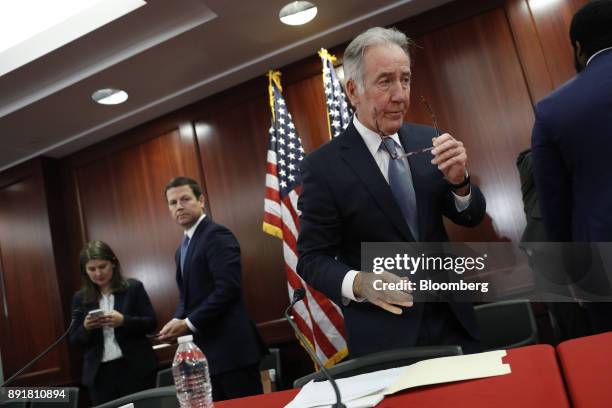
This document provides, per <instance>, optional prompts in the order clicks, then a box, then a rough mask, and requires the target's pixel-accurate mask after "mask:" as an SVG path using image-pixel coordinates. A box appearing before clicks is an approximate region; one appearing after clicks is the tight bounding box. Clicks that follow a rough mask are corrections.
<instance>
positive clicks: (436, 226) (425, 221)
mask: <svg viewBox="0 0 612 408" xmlns="http://www.w3.org/2000/svg"><path fill="white" fill-rule="evenodd" d="M398 133H399V137H400V140H401V142H402V145H403V147H404V149H405V150H406V151H411V150H416V149H420V148H424V147H427V146H431V138H432V137H433V136H435V131H434V130H433V129H432V128H429V127H426V126H422V125H415V124H405V125H404V126H403V127H402V128H401V129H400V130H399V132H398ZM430 160H431V155H430V154H418V155H414V156H411V157H410V158H409V163H410V169H411V172H412V178H413V184H414V189H415V193H416V199H417V210H418V224H419V236H420V240H421V241H424V242H440V241H448V237H447V234H446V231H445V229H444V225H443V222H442V215H444V216H446V217H448V218H449V219H451V220H452V221H453V222H455V223H457V224H460V225H465V226H474V225H477V224H478V223H479V222H480V221H481V220H482V218H483V217H484V214H485V206H486V204H485V199H484V197H483V195H482V193H481V192H480V190H479V189H478V187H476V186H475V185H472V187H471V189H472V190H471V191H472V200H471V203H470V206H469V207H468V209H466V210H465V211H463V212H461V213H459V212H457V209H456V208H455V200H454V198H453V196H452V192H451V189H450V187H449V185H448V184H447V183H446V181H445V180H444V179H443V175H442V173H441V172H440V171H439V170H438V169H437V168H436V167H435V166H433V165H432V164H431V163H430ZM302 172H303V186H302V193H301V195H300V198H299V202H298V207H299V209H300V210H301V212H302V214H301V218H300V222H301V232H300V235H299V239H298V251H299V253H300V257H299V261H298V273H299V274H300V275H301V276H302V277H303V278H304V279H305V280H306V281H307V282H308V283H309V284H310V285H312V286H313V287H314V288H316V289H318V290H320V291H322V292H323V293H325V294H326V295H327V296H328V297H330V298H331V299H332V300H333V301H334V302H336V303H337V304H338V305H341V304H342V301H341V286H342V280H343V279H344V276H345V274H346V273H347V272H348V271H349V270H351V269H354V270H360V249H361V242H368V241H370V242H400V241H414V238H413V237H412V235H411V233H410V230H409V228H408V225H407V223H406V221H405V220H404V218H403V216H402V213H401V210H400V208H399V206H398V205H397V203H396V201H395V199H394V197H393V195H392V192H391V189H390V187H389V184H388V183H387V182H386V180H385V178H384V176H383V175H382V173H381V171H380V169H379V168H378V166H377V165H376V162H375V161H374V158H373V157H372V155H371V154H370V152H369V150H368V148H367V146H366V144H365V142H364V141H363V139H362V138H361V136H360V135H359V133H358V132H357V130H356V129H355V127H354V126H353V124H350V125H349V126H348V127H347V129H346V130H345V131H344V133H343V134H342V135H340V136H339V137H337V138H336V139H334V140H332V141H330V142H329V143H327V144H325V145H324V146H322V147H321V148H319V149H318V150H316V151H315V152H313V153H311V154H309V155H308V156H307V157H306V159H305V160H304V161H303V164H302ZM452 308H453V310H454V312H455V314H456V315H457V317H458V318H459V320H460V321H461V322H462V324H463V325H464V327H465V328H466V329H467V330H468V332H469V333H471V334H472V335H473V336H474V337H477V327H476V321H475V317H474V314H473V308H472V306H471V304H453V305H452ZM343 313H344V319H345V324H346V329H347V334H348V347H349V351H350V354H351V356H353V357H355V356H359V355H363V354H368V353H373V352H376V351H381V350H387V349H392V348H399V347H406V346H411V345H414V344H415V342H416V340H417V336H418V330H419V325H420V322H421V316H422V313H423V304H422V303H416V304H415V305H414V306H413V307H412V308H410V309H407V310H406V311H405V312H404V314H403V315H401V316H396V315H393V314H391V313H389V312H386V311H384V310H382V309H379V308H378V307H376V306H374V305H371V304H369V303H367V302H363V303H357V302H350V303H349V305H348V307H343Z"/></svg>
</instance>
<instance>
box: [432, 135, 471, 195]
mask: <svg viewBox="0 0 612 408" xmlns="http://www.w3.org/2000/svg"><path fill="white" fill-rule="evenodd" d="M433 146H434V149H433V150H432V151H431V154H433V156H434V158H433V159H432V160H431V163H432V164H435V165H437V166H438V169H439V170H440V171H441V172H442V174H444V177H445V178H446V180H448V182H449V183H451V184H459V183H461V182H462V181H463V180H464V179H465V169H466V166H467V152H466V150H465V147H463V143H462V142H460V141H459V140H456V139H454V138H453V137H452V136H451V135H450V134H448V133H444V134H443V135H441V136H439V137H436V138H434V139H433ZM468 192H469V186H464V187H462V188H460V189H458V190H456V191H455V193H457V194H458V195H467V194H468Z"/></svg>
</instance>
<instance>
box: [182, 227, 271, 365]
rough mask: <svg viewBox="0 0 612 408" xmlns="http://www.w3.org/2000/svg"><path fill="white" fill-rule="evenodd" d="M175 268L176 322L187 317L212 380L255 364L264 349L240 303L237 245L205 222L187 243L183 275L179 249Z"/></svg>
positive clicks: (223, 230)
mask: <svg viewBox="0 0 612 408" xmlns="http://www.w3.org/2000/svg"><path fill="white" fill-rule="evenodd" d="M176 265H177V267H176V281H177V284H178V288H179V292H180V302H179V305H178V307H177V310H176V314H175V317H176V318H178V319H184V318H187V317H188V318H189V321H190V322H191V323H192V324H193V325H194V326H195V327H196V328H197V329H198V331H197V332H196V333H194V341H195V343H196V344H197V345H198V347H200V348H201V349H202V351H203V352H204V354H205V355H206V358H207V359H208V362H209V365H210V373H211V375H217V374H221V373H224V372H227V371H231V370H235V369H237V368H241V367H245V366H248V365H251V364H256V363H258V362H259V360H260V358H261V355H262V353H263V351H264V346H263V342H262V340H261V338H260V337H259V334H258V333H257V330H256V328H255V325H254V323H253V322H252V320H251V318H250V317H249V315H248V313H247V310H246V306H245V304H244V300H243V297H242V287H241V267H240V245H239V244H238V241H237V240H236V238H235V237H234V235H233V234H232V232H231V231H230V230H228V229H227V228H225V227H223V226H222V225H218V224H215V223H214V222H212V221H211V220H210V217H208V216H207V217H206V218H204V219H203V220H202V222H201V223H200V224H199V225H198V227H197V228H196V230H195V233H194V234H193V237H192V238H191V241H190V243H189V248H188V250H187V255H186V257H185V271H184V273H183V274H181V270H180V248H179V249H178V250H177V251H176Z"/></svg>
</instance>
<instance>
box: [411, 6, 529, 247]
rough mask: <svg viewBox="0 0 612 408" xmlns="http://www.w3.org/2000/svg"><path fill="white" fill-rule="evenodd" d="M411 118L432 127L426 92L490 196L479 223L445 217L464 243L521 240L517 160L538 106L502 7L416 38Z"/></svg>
mask: <svg viewBox="0 0 612 408" xmlns="http://www.w3.org/2000/svg"><path fill="white" fill-rule="evenodd" d="M417 43H418V44H419V47H418V48H417V49H416V51H415V53H414V61H413V86H412V98H411V99H412V104H411V106H412V110H411V112H410V114H409V115H408V119H409V120H413V121H415V122H419V123H425V124H428V125H431V118H430V116H429V114H428V113H427V112H426V110H425V109H424V107H423V106H422V104H421V102H420V100H419V97H420V95H424V96H425V98H426V99H427V100H428V101H429V103H430V105H431V107H432V109H433V111H434V113H435V114H436V116H437V118H438V122H439V126H440V128H441V129H444V130H447V131H449V132H450V133H451V134H453V135H454V136H455V137H457V138H458V139H460V140H462V141H463V142H464V143H465V146H466V148H467V151H468V161H469V169H470V172H471V175H472V178H473V180H475V181H476V182H477V183H478V185H479V186H480V187H481V189H482V191H483V193H484V195H485V197H486V198H487V215H488V216H487V219H486V220H485V222H483V223H482V224H481V225H480V226H478V227H477V228H474V229H467V228H462V227H458V226H456V225H454V224H452V223H447V230H448V232H449V235H450V236H451V238H452V239H454V240H460V241H495V240H507V239H512V240H518V238H519V237H520V234H521V233H522V230H523V228H524V225H525V221H524V215H523V205H522V198H521V192H520V182H519V178H518V172H517V170H516V167H515V160H516V157H517V155H518V153H519V152H520V151H522V150H523V149H526V148H527V147H529V141H530V134H531V127H532V124H533V111H532V108H531V102H530V99H529V93H528V90H527V86H526V83H525V79H524V77H523V74H522V71H521V66H520V62H519V59H518V55H517V53H516V50H515V48H514V44H513V41H512V35H511V32H510V29H509V27H508V23H507V20H506V17H505V14H504V10H503V9H502V8H498V9H495V10H493V11H489V12H486V13H484V14H480V15H477V16H475V17H473V18H470V19H468V20H464V21H462V22H460V23H456V24H453V25H451V26H447V27H445V28H443V29H440V30H438V31H435V32H432V33H429V34H426V35H424V36H422V37H420V38H418V39H417Z"/></svg>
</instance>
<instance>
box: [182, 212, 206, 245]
mask: <svg viewBox="0 0 612 408" xmlns="http://www.w3.org/2000/svg"><path fill="white" fill-rule="evenodd" d="M204 218H206V214H202V215H201V216H200V218H198V220H197V221H196V223H195V224H193V226H192V227H191V228H189V229H188V230H187V231H185V235H187V237H189V240H190V241H191V238H193V234H194V233H195V230H196V228H198V225H200V223H201V222H202V220H203V219H204Z"/></svg>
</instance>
